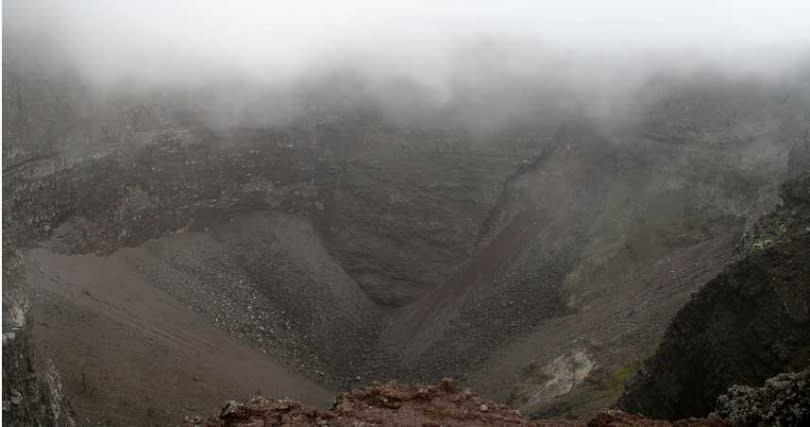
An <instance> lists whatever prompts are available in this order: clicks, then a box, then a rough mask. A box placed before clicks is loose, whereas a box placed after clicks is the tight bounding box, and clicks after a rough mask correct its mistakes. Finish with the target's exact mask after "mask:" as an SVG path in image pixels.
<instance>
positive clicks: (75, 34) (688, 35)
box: [3, 0, 810, 80]
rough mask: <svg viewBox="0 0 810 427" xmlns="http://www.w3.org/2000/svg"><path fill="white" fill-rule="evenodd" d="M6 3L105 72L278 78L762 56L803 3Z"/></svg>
mask: <svg viewBox="0 0 810 427" xmlns="http://www.w3.org/2000/svg"><path fill="white" fill-rule="evenodd" d="M3 9H4V26H5V27H6V29H7V30H6V31H8V29H9V28H10V29H11V30H14V31H19V30H20V29H22V30H23V31H46V32H48V33H49V34H51V35H53V36H55V39H56V40H57V42H58V43H59V45H60V48H61V49H63V50H64V51H65V52H66V53H67V54H68V55H69V56H70V57H71V58H72V59H73V60H74V61H75V62H76V63H77V64H78V65H79V67H80V68H81V69H82V71H84V72H85V73H86V74H87V75H88V76H91V77H92V78H98V79H108V80H115V79H119V78H122V77H126V76H128V77H132V76H135V77H141V78H145V79H153V78H157V79H170V80H171V79H178V76H183V77H182V79H188V78H192V79H193V77H194V75H195V74H196V75H208V74H212V75H216V74H219V73H223V72H230V73H246V74H247V75H253V76H255V77H262V76H266V75H267V74H268V73H270V74H272V76H273V77H272V78H273V79H277V80H285V79H290V78H294V77H295V76H299V75H301V74H302V73H306V72H307V71H308V70H311V69H313V68H318V67H323V66H326V65H328V64H334V63H341V62H346V63H357V64H361V66H362V67H365V68H379V69H385V70H398V71H400V72H404V73H405V74H414V73H416V74H418V75H420V76H421V78H423V79H438V80H441V79H443V78H445V75H446V74H447V73H448V72H449V71H448V70H449V69H450V68H452V64H451V63H452V61H454V60H455V59H454V54H455V53H454V52H455V51H456V50H457V49H458V47H459V46H460V45H463V43H465V42H471V41H475V40H493V41H496V42H497V43H500V44H501V45H504V46H507V47H508V50H510V52H512V53H510V54H509V55H512V54H514V52H519V55H522V56H523V57H525V58H523V57H521V58H520V60H526V61H528V62H532V61H535V60H537V58H532V56H537V57H538V58H539V57H541V56H543V55H544V53H545V52H547V51H555V52H575V53H577V54H580V55H596V56H604V57H607V58H621V57H624V58H630V59H632V58H634V57H635V55H641V54H649V53H653V54H655V53H660V52H669V53H670V54H672V55H674V53H675V52H690V53H689V55H697V56H700V55H703V56H705V57H715V59H717V60H718V61H720V62H724V61H730V62H735V61H738V60H739V61H741V62H746V61H749V62H755V63H757V64H760V65H761V66H763V67H767V66H768V65H767V64H768V63H769V62H771V61H774V60H776V59H775V58H777V57H779V56H780V55H782V54H784V55H789V54H791V53H794V52H795V51H796V50H797V49H799V48H802V49H803V48H807V47H808V46H810V29H809V28H810V1H779V0H771V1H752V0H737V1H731V0H725V1H712V0H702V1H699V0H677V1H675V0H673V1H655V0H647V1H643V0H605V1H596V0H560V1H530V0H496V1H483V0H475V1H422V0H410V1H401V2H388V1H347V0H342V1H312V0H310V1H303V0H287V1H275V2H274V1H222V0H217V1H214V0H196V1H191V0H188V1H167V0H138V1H132V0H118V1H115V0H107V1H103V0H81V1H68V0H63V1H45V0H16V1H15V0H11V1H9V0H6V1H4V4H3ZM674 57H675V56H673V57H672V58H674ZM505 60H506V59H505ZM673 60H674V59H673Z"/></svg>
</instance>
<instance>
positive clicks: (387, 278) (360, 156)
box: [3, 53, 810, 423]
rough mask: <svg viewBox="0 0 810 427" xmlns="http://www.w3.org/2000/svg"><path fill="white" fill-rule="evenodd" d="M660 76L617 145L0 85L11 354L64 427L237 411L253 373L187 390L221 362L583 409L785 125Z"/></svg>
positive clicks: (545, 128) (541, 132) (777, 151)
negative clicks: (11, 258) (40, 381)
mask: <svg viewBox="0 0 810 427" xmlns="http://www.w3.org/2000/svg"><path fill="white" fill-rule="evenodd" d="M4 55H5V53H4ZM4 60H5V57H4ZM12 65H14V64H12ZM66 75H67V76H68V77H69V75H70V74H69V73H66ZM6 76H8V77H9V78H5V77H6ZM673 80H677V79H674V78H673V79H670V80H665V81H666V84H661V83H660V82H659V83H654V82H653V83H651V84H652V85H653V87H652V89H650V92H651V94H650V95H649V96H648V97H645V98H643V101H644V104H643V106H642V107H641V110H643V111H645V113H644V114H643V115H641V116H640V117H639V118H638V120H636V121H633V122H632V123H629V124H624V125H622V126H619V127H615V126H614V127H609V126H603V125H602V124H600V123H598V122H597V121H595V120H592V119H589V118H586V117H582V116H580V115H573V114H572V115H570V117H565V119H564V120H556V118H555V120H554V121H551V120H547V119H546V118H541V117H538V119H537V122H538V123H540V124H538V125H534V126H527V127H521V128H515V129H508V130H507V131H503V132H492V133H489V134H474V133H471V132H469V131H467V130H465V129H456V128H438V129H437V128H430V129H425V128H420V127H419V126H414V127H411V128H403V127H401V126H395V125H393V124H392V123H390V122H387V121H386V120H384V119H383V118H380V117H377V116H374V115H373V114H365V113H363V112H362V111H359V112H358V111H343V110H341V111H337V112H334V114H333V112H327V113H318V112H312V113H311V114H309V115H306V116H304V117H301V118H299V119H297V120H294V121H290V122H289V123H285V124H283V125H275V126H271V125H269V124H259V125H256V124H255V123H254V124H253V125H252V126H246V125H244V124H238V123H237V124H234V123H228V124H227V125H223V124H221V123H219V124H216V125H214V124H212V123H211V122H209V121H207V120H204V119H203V118H201V117H200V116H198V115H195V114H194V112H195V110H194V108H192V109H190V110H189V109H188V108H186V107H188V106H187V105H186V106H183V105H180V106H178V105H179V104H182V102H179V101H177V99H180V98H183V97H181V96H180V95H181V94H176V93H168V94H162V93H149V94H139V95H132V94H126V93H125V94H106V95H104V96H100V95H99V96H92V95H91V94H90V93H89V92H88V91H85V90H84V89H83V88H82V87H81V84H80V83H77V82H75V81H73V80H71V79H70V78H67V77H65V78H61V79H60V77H59V76H58V75H39V74H36V73H26V72H19V70H18V72H14V70H12V72H10V73H9V74H5V71H4V89H8V90H4V92H3V95H4V107H7V108H4V109H3V114H4V123H6V124H7V126H4V132H5V135H4V136H7V137H8V141H9V143H8V144H4V146H3V158H4V161H5V162H4V180H3V186H4V188H3V190H4V200H3V212H4V215H3V233H4V240H5V239H7V240H8V241H9V242H11V248H12V249H13V250H19V251H20V252H21V253H22V254H23V255H24V256H25V258H24V262H21V265H22V266H24V269H23V270H22V271H23V272H24V275H26V276H27V279H28V280H29V281H30V282H31V285H32V289H31V294H32V295H31V301H32V305H33V308H32V313H33V314H34V319H33V320H32V321H30V322H29V323H30V324H31V325H32V328H33V329H32V330H33V339H34V341H33V343H34V345H35V347H36V348H37V349H39V351H40V352H41V353H43V354H46V355H49V356H52V357H53V358H54V361H55V364H56V366H57V368H58V369H59V370H60V371H61V372H62V374H63V375H62V376H63V378H64V379H65V390H66V392H67V394H68V395H70V396H74V400H75V401H76V403H77V404H76V406H77V407H78V408H80V409H81V412H82V416H86V417H89V418H91V421H105V420H112V422H119V423H121V422H123V421H122V420H127V419H129V420H135V419H137V420H141V421H142V422H144V423H147V422H170V420H171V419H172V418H171V416H172V414H173V413H176V412H177V411H184V410H185V408H186V407H194V408H199V407H208V406H210V405H211V403H210V402H212V401H215V400H217V399H221V398H223V397H224V396H223V393H225V392H226V391H227V392H228V393H230V395H232V396H245V395H247V394H249V393H252V392H253V391H255V390H251V388H253V387H254V386H258V384H259V382H260V381H259V380H260V378H254V381H253V382H251V383H249V384H248V383H245V384H241V385H240V384H238V383H239V381H240V378H241V377H240V376H239V375H234V372H236V373H237V374H240V375H241V374H244V372H243V371H241V372H240V371H238V369H236V370H234V369H235V368H234V367H233V366H230V365H228V364H225V363H223V365H224V366H223V367H221V368H218V369H211V371H210V372H212V378H211V379H209V380H207V379H206V378H204V376H201V375H200V373H199V372H200V371H201V369H202V368H201V367H203V366H212V365H213V364H214V361H216V360H219V361H223V360H229V358H232V357H233V355H234V354H240V355H243V356H244V357H246V358H248V359H250V360H251V361H252V365H251V366H263V367H264V368H262V369H264V370H266V371H267V372H273V375H274V376H276V377H277V378H281V379H284V380H283V381H278V382H277V384H280V385H279V387H281V388H284V390H283V391H280V392H281V393H288V394H290V395H294V396H296V397H300V398H301V399H303V400H305V402H304V403H307V404H313V405H323V404H324V399H323V396H325V395H328V393H329V392H328V390H324V388H325V389H332V390H335V389H346V388H348V387H350V386H355V385H358V383H360V384H365V383H368V382H369V381H371V380H372V379H387V378H400V379H405V380H414V381H416V380H428V379H433V378H437V377H443V376H446V375H452V376H454V377H457V378H459V381H460V382H464V383H469V384H471V385H474V386H475V388H476V389H477V390H480V391H482V393H483V395H485V396H487V397H489V398H497V399H499V400H507V399H509V400H510V403H511V404H513V405H515V406H518V407H520V408H521V410H523V411H524V412H527V413H532V414H545V415H561V414H562V415H565V416H572V417H581V418H582V419H586V418H589V417H590V416H591V415H592V414H594V413H595V412H596V411H597V410H598V409H599V408H601V407H605V406H609V405H610V404H611V403H613V402H614V401H615V399H616V398H617V397H618V395H619V394H620V393H621V384H622V382H623V380H624V378H625V377H626V376H628V375H629V374H631V373H632V372H633V371H634V370H635V369H636V368H637V365H638V360H640V359H642V358H644V357H645V356H646V355H647V354H648V353H649V352H650V351H651V349H652V348H654V347H655V346H656V344H657V342H658V340H659V338H660V336H661V334H662V332H663V331H664V329H665V327H666V325H667V324H668V322H669V320H670V317H671V316H672V314H673V313H675V312H676V311H677V309H678V308H679V307H680V306H681V304H682V303H683V302H685V301H686V300H687V299H688V295H689V293H690V292H692V291H693V290H695V289H696V288H697V286H699V284H700V283H704V282H705V281H706V280H708V279H709V278H711V277H713V276H714V275H716V274H717V273H718V272H719V271H720V270H722V268H723V265H724V263H725V261H726V259H727V257H729V256H730V255H731V254H732V250H733V246H734V244H735V243H736V241H737V239H738V237H739V236H740V234H741V233H742V231H743V229H744V227H745V226H746V225H750V223H751V222H752V221H753V218H755V217H756V216H758V215H759V213H761V212H763V211H765V210H767V209H769V208H770V206H771V205H772V204H773V203H774V202H775V200H776V185H777V182H780V181H781V180H782V177H783V176H785V174H786V173H787V172H788V169H789V168H795V167H796V166H795V162H793V161H792V160H791V161H790V162H789V161H788V157H789V156H790V159H794V158H796V159H798V158H800V157H801V156H800V153H802V152H803V151H802V150H803V149H804V148H802V147H803V145H801V144H804V143H805V141H806V139H803V135H806V131H807V129H808V128H810V126H808V125H807V121H806V119H805V118H803V116H802V112H804V111H808V110H810V108H808V105H810V104H806V101H807V100H806V99H803V98H794V97H787V98H786V97H784V96H783V90H782V89H783V88H781V87H774V86H773V85H769V84H765V83H761V82H756V81H748V80H745V79H742V80H735V79H724V78H719V77H712V78H711V79H709V80H706V81H704V80H701V78H697V80H696V81H698V82H699V83H698V84H696V83H695V80H692V79H687V80H686V81H683V82H677V81H676V83H672V81H673ZM655 85H659V86H655ZM693 86H694V87H693ZM690 88H691V89H690ZM45 89H47V90H45ZM685 89H689V90H688V91H686V93H689V94H691V95H689V96H685V97H684V96H680V95H679V94H681V93H684V91H683V90H685ZM791 93H799V94H801V93H803V92H801V90H799V89H796V91H794V92H791ZM186 95H187V94H186ZM189 98H191V97H189ZM183 99H186V98H183ZM203 99H205V98H203ZM194 107H195V108H196V107H199V106H196V105H195V106H194ZM707 112H711V114H707ZM670 118H671V120H672V122H668V121H667V120H670ZM789 153H799V154H789ZM4 257H5V255H4ZM76 266H81V268H77V267H76ZM116 290H121V292H119V293H117V292H115V291H116ZM124 290H126V292H123V291H124ZM26 292H27V291H26ZM127 298H130V300H131V301H130V300H128V299H127ZM4 301H5V298H4ZM132 301H136V302H137V304H136V303H135V302H132ZM133 307H139V308H138V311H137V312H129V311H127V310H128V309H132V310H134V308H133ZM4 311H6V312H8V313H10V316H12V317H13V315H14V310H13V309H11V308H8V309H7V310H6V307H5V305H4ZM171 313H176V316H175V317H172V315H171ZM26 316H27V315H23V318H27V317H26ZM133 319H136V320H137V321H134V320H133ZM178 319H179V320H182V321H183V322H186V323H185V324H188V325H195V327H193V328H191V329H190V332H189V333H188V335H187V334H185V333H183V332H182V331H179V330H178V328H177V327H176V323H177V322H178V321H179V320H178ZM4 325H5V322H4ZM98 331H103V334H96V332H98ZM223 334H224V335H223ZM220 341H222V342H227V343H228V345H221V346H217V345H214V346H213V347H214V348H215V350H216V351H215V352H214V354H213V355H212V356H210V357H207V356H205V357H204V356H202V355H201V354H202V353H203V349H205V348H207V347H210V345H209V344H210V343H212V342H220ZM116 346H123V347H125V348H127V352H126V354H133V356H132V357H125V358H123V359H122V356H121V354H122V352H120V351H117V350H116V349H117V348H118V347H116ZM4 348H5V347H4ZM9 349H11V347H9ZM77 349H80V350H81V351H73V350H77ZM161 352H162V353H161ZM27 353H28V350H27V349H26V350H21V351H20V352H19V355H23V356H24V355H25V354H27ZM155 354H164V355H166V356H161V357H155V356H154V355H155ZM124 359H126V360H124ZM87 366H98V367H99V369H97V370H93V369H87ZM117 366H126V369H117V370H116V367H117ZM203 371H204V370H203ZM132 372H150V373H151V374H150V375H151V377H153V378H174V379H176V382H173V383H171V384H168V385H167V383H166V382H160V381H152V380H144V381H141V380H140V379H137V378H134V376H133V375H132V374H131V373H132ZM200 380H202V383H204V384H205V385H200ZM215 381H218V382H220V383H222V384H225V385H226V386H223V387H222V388H223V389H227V390H216V389H215V387H214V386H213V385H212V384H214V382H215ZM185 388H194V389H195V390H198V393H195V394H193V395H192V396H190V397H189V399H188V400H189V401H188V402H178V401H176V399H175V400H173V397H175V396H176V394H177V393H178V391H177V390H180V389H185ZM146 390H148V391H149V392H148V393H147V392H146ZM90 391H92V392H90ZM111 392H114V393H113V394H115V395H116V396H118V398H117V399H112V400H105V399H103V398H101V397H100V396H104V395H105V393H106V394H110V393H111ZM144 396H146V397H148V399H147V398H146V397H144ZM113 418H114V419H113Z"/></svg>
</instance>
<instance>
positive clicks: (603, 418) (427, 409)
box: [183, 378, 728, 427]
mask: <svg viewBox="0 0 810 427" xmlns="http://www.w3.org/2000/svg"><path fill="white" fill-rule="evenodd" d="M183 424H184V425H185V426H188V427H191V426H194V427H198V426H199V427H220V426H229V427H230V426H234V427H235V426H275V425H285V426H326V425H329V426H360V425H362V426H383V425H385V426H387V425H397V426H505V425H511V426H544V427H569V426H570V427H573V426H583V425H586V424H582V423H578V422H574V421H568V420H538V419H529V418H525V417H524V416H523V415H522V414H521V413H520V411H517V410H515V409H511V408H509V407H508V406H506V405H503V404H499V403H495V402H492V401H490V400H487V399H484V398H482V397H480V396H478V395H477V394H475V393H472V392H471V391H469V390H463V389H461V388H459V387H458V386H457V385H456V384H455V383H454V382H453V381H452V380H450V379H447V378H445V379H443V380H442V381H441V382H440V383H439V384H438V385H435V386H434V385H428V386H418V385H404V384H385V385H382V384H374V385H371V386H369V387H364V388H361V389H356V390H352V391H350V392H348V393H342V394H341V395H340V396H338V398H337V400H336V401H335V404H334V406H333V407H332V409H331V410H329V411H319V410H316V409H313V408H307V407H305V406H302V405H301V404H300V403H299V402H296V401H294V400H288V399H281V400H276V399H268V398H265V397H261V396H258V397H254V398H253V399H251V400H249V401H248V402H245V403H238V402H235V401H230V402H228V403H226V404H225V406H224V407H223V408H222V410H221V412H220V414H219V416H218V417H216V418H205V417H200V416H191V417H186V418H185V419H184V420H183ZM587 425H588V426H592V427H607V426H658V427H665V426H671V425H675V426H706V427H709V426H716V427H720V426H725V425H728V424H727V423H726V422H725V421H724V420H723V419H721V418H719V417H711V418H704V419H688V420H680V421H676V422H674V423H670V422H668V421H661V420H651V419H647V418H644V417H640V416H636V415H631V414H627V413H624V412H622V411H617V410H603V411H601V412H600V413H599V414H598V415H597V416H596V417H595V418H594V419H593V420H591V421H590V422H589V423H588V424H587Z"/></svg>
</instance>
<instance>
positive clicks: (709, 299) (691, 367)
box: [620, 173, 810, 419]
mask: <svg viewBox="0 0 810 427" xmlns="http://www.w3.org/2000/svg"><path fill="white" fill-rule="evenodd" d="M780 194H781V197H782V204H781V205H780V206H779V207H778V208H777V209H776V210H775V211H773V212H772V213H771V214H769V215H766V216H764V217H763V218H762V219H760V220H759V221H758V222H757V224H756V225H755V226H754V227H753V229H752V230H751V231H750V232H749V233H747V234H746V236H745V238H743V239H742V240H741V242H740V244H739V247H738V248H737V252H736V254H735V257H734V262H732V263H731V264H729V265H728V266H727V267H726V268H725V269H724V271H723V272H722V274H720V275H718V276H717V277H716V278H715V279H713V280H711V281H709V282H708V283H706V285H704V286H703V287H702V288H701V289H700V291H699V292H697V294H695V295H694V296H693V297H692V298H691V299H690V301H689V302H688V303H687V304H686V306H684V307H683V308H682V309H681V310H680V311H679V312H678V314H677V315H676V316H675V319H674V320H673V322H672V324H671V325H670V326H669V328H668V329H667V332H666V334H665V336H664V340H663V341H662V343H661V345H660V347H659V349H658V351H657V352H656V354H655V356H653V357H652V358H651V359H650V360H648V361H647V362H645V364H644V367H643V368H642V370H641V371H640V373H639V374H638V375H636V376H635V377H633V378H632V379H631V380H630V381H628V383H627V389H626V391H625V393H624V394H623V395H622V398H621V401H620V406H621V407H622V408H623V409H625V410H628V411H633V412H642V413H644V414H647V415H649V416H654V417H661V418H670V419H672V418H679V417H685V416H700V415H705V414H707V413H709V411H711V409H712V408H713V406H714V402H715V401H716V399H717V398H718V396H720V395H721V394H722V393H723V392H724V391H725V390H726V389H727V388H728V387H729V386H731V385H734V384H742V385H749V386H759V385H761V384H762V383H763V382H764V381H765V380H766V379H767V378H770V377H772V376H774V375H776V374H778V373H780V372H784V371H792V370H798V369H802V368H804V367H807V366H808V365H810V323H808V322H810V174H808V173H805V174H803V175H800V176H799V177H797V178H795V179H792V180H790V181H788V182H787V183H786V184H785V185H784V186H783V187H782V190H781V192H780Z"/></svg>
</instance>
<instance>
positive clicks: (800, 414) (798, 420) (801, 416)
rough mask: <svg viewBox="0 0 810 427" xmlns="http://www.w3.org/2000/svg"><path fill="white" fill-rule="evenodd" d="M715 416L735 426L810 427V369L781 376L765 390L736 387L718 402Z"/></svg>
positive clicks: (766, 382) (772, 381) (766, 385)
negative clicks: (809, 426)
mask: <svg viewBox="0 0 810 427" xmlns="http://www.w3.org/2000/svg"><path fill="white" fill-rule="evenodd" d="M713 414H714V415H717V416H721V417H723V418H726V419H728V420H729V421H731V423H732V424H733V425H742V426H753V425H767V426H804V425H808V424H810V369H805V370H804V371H801V372H792V373H785V374H779V375H777V376H775V377H773V378H771V379H769V380H768V381H765V385H764V386H762V387H758V388H755V387H749V386H742V385H735V386H732V387H731V388H730V389H729V390H728V392H727V393H726V394H724V395H722V396H720V399H718V401H717V410H716V411H715V412H714V413H713Z"/></svg>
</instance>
